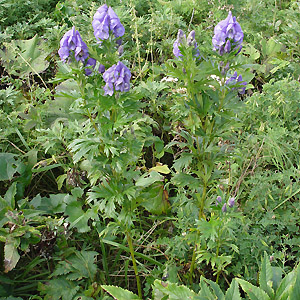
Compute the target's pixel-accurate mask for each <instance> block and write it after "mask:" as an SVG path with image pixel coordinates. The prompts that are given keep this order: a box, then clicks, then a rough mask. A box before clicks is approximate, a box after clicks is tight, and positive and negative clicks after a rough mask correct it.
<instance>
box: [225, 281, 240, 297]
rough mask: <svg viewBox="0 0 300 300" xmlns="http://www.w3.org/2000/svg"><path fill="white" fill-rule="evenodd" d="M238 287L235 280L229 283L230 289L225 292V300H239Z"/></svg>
mask: <svg viewBox="0 0 300 300" xmlns="http://www.w3.org/2000/svg"><path fill="white" fill-rule="evenodd" d="M241 299H242V298H241V296H240V291H239V285H238V283H237V281H236V280H235V279H233V280H232V281H231V284H230V287H229V288H228V290H227V291H226V294H225V300H241Z"/></svg>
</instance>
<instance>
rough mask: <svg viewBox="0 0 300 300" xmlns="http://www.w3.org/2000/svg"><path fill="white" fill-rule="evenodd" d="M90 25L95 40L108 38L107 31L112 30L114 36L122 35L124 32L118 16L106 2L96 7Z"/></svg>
mask: <svg viewBox="0 0 300 300" xmlns="http://www.w3.org/2000/svg"><path fill="white" fill-rule="evenodd" d="M92 25H93V29H94V35H95V37H96V39H97V40H107V39H108V38H109V31H112V33H113V35H114V36H115V37H116V38H117V37H120V36H123V35H124V33H125V29H124V26H123V25H122V24H121V22H120V19H119V17H118V16H117V15H116V13H115V12H114V11H113V9H112V8H111V7H108V6H107V5H106V4H103V5H102V6H101V7H99V8H98V10H97V12H96V13H95V15H94V18H93V22H92Z"/></svg>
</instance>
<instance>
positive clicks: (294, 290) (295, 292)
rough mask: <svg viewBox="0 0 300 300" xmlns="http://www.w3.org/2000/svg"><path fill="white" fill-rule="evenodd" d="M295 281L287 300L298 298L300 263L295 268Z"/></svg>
mask: <svg viewBox="0 0 300 300" xmlns="http://www.w3.org/2000/svg"><path fill="white" fill-rule="evenodd" d="M295 272H296V281H295V283H294V285H293V287H292V289H291V292H290V298H289V300H299V299H300V265H298V267H297V269H296V271H295Z"/></svg>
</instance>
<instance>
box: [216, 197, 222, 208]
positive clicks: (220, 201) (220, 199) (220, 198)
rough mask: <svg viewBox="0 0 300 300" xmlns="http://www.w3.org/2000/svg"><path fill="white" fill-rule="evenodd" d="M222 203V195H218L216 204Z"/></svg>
mask: <svg viewBox="0 0 300 300" xmlns="http://www.w3.org/2000/svg"><path fill="white" fill-rule="evenodd" d="M221 203H222V197H221V196H218V197H217V199H216V206H218V205H219V204H221Z"/></svg>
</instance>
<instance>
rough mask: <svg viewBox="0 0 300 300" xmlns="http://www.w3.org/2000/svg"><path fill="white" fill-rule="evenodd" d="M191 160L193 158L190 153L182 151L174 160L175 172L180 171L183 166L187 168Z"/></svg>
mask: <svg viewBox="0 0 300 300" xmlns="http://www.w3.org/2000/svg"><path fill="white" fill-rule="evenodd" d="M192 160H193V154H192V153H186V152H183V153H182V154H181V156H180V158H178V159H176V160H175V161H174V165H173V167H174V169H175V170H176V172H180V171H181V170H182V169H183V168H187V167H188V166H189V165H190V164H191V163H192Z"/></svg>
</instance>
